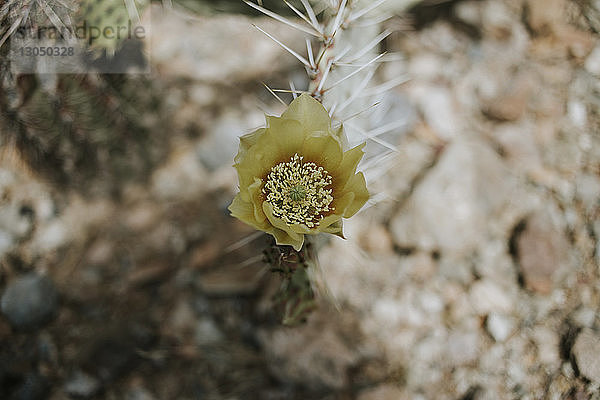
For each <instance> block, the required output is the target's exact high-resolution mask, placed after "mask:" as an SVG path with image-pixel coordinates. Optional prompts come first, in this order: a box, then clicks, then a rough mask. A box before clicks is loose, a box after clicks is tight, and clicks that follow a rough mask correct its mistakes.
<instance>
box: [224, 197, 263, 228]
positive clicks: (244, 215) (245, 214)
mask: <svg viewBox="0 0 600 400" xmlns="http://www.w3.org/2000/svg"><path fill="white" fill-rule="evenodd" d="M227 208H228V209H229V211H230V212H231V215H232V216H233V217H235V218H237V219H239V220H240V221H242V222H244V223H246V224H248V225H250V226H253V227H254V228H256V229H261V230H262V227H261V224H259V223H258V222H257V221H256V219H255V218H254V209H253V207H252V204H251V203H248V202H245V201H243V200H242V199H241V196H240V194H239V193H238V194H237V196H235V197H234V198H233V201H232V202H231V204H230V205H229V207H227Z"/></svg>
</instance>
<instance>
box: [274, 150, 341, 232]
mask: <svg viewBox="0 0 600 400" xmlns="http://www.w3.org/2000/svg"><path fill="white" fill-rule="evenodd" d="M331 183H332V178H331V175H329V173H328V172H327V171H326V170H325V169H324V168H323V167H321V166H318V165H317V164H315V163H314V162H304V157H302V156H300V155H298V153H296V154H294V156H293V157H292V158H291V159H290V161H288V162H281V163H279V164H277V165H275V166H274V167H273V168H271V171H270V172H269V174H268V175H267V179H266V183H265V185H264V187H263V189H262V192H263V194H264V195H265V196H266V201H267V202H269V203H271V205H272V206H273V214H274V215H275V216H276V217H278V218H281V219H282V220H283V221H284V222H285V223H286V224H288V225H293V224H304V225H306V226H307V227H309V228H313V227H315V226H318V225H319V222H320V221H321V220H322V219H323V217H324V216H325V213H328V212H330V211H333V210H334V207H330V205H331V202H332V201H333V196H332V195H331V193H332V192H333V189H331V188H329V189H327V187H329V186H331Z"/></svg>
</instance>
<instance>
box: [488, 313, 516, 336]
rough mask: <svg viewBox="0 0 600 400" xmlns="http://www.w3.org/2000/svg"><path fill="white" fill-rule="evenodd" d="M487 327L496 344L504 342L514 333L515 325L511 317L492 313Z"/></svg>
mask: <svg viewBox="0 0 600 400" xmlns="http://www.w3.org/2000/svg"><path fill="white" fill-rule="evenodd" d="M485 327H486V329H487V331H488V333H489V334H490V335H491V336H492V337H493V338H494V340H495V341H496V342H504V341H505V340H506V339H508V337H509V336H510V334H511V333H512V332H513V331H514V329H515V323H514V321H513V319H512V318H510V317H507V316H505V315H502V314H497V313H491V314H490V315H488V317H487V319H486V322H485Z"/></svg>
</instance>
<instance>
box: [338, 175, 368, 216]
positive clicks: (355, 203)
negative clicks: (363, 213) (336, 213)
mask: <svg viewBox="0 0 600 400" xmlns="http://www.w3.org/2000/svg"><path fill="white" fill-rule="evenodd" d="M344 191H346V192H347V193H352V194H353V195H354V198H353V199H352V202H351V203H350V205H348V206H347V207H346V208H345V210H344V214H343V215H344V218H350V217H351V216H353V215H354V214H356V213H357V212H358V210H360V209H361V208H362V206H364V205H365V203H366V202H367V200H369V191H368V190H367V182H366V181H365V176H364V175H363V173H362V172H359V173H357V174H356V175H353V176H352V177H351V178H350V179H349V180H348V183H347V184H346V187H345V188H344Z"/></svg>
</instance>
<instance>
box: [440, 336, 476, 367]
mask: <svg viewBox="0 0 600 400" xmlns="http://www.w3.org/2000/svg"><path fill="white" fill-rule="evenodd" d="M479 350H480V336H479V334H478V333H477V332H460V331H458V332H452V333H450V335H449V336H448V342H447V343H446V361H447V362H448V363H449V365H450V366H459V365H464V364H468V363H471V362H474V361H475V360H476V359H477V357H478V356H479Z"/></svg>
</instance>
